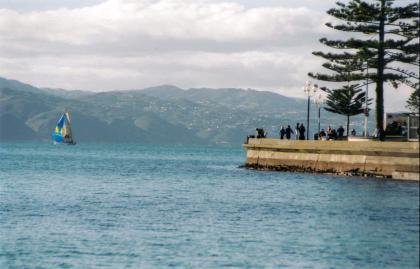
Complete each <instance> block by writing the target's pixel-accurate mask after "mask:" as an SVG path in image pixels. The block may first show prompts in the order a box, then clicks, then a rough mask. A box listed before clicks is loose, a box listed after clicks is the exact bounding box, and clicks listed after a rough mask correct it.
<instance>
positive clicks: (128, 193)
mask: <svg viewBox="0 0 420 269" xmlns="http://www.w3.org/2000/svg"><path fill="white" fill-rule="evenodd" d="M0 158H1V159H0V268H418V267H419V255H418V251H419V185H418V184H417V183H407V182H396V181H381V180H375V179H357V178H344V177H332V176H325V175H311V174H292V173H280V172H257V171H249V170H244V169H241V168H238V166H239V165H241V164H242V163H243V161H244V159H245V155H244V152H243V151H242V149H240V148H239V149H223V148H199V147H180V146H142V145H92V144H79V145H77V146H53V145H51V144H49V143H22V144H16V143H1V144H0Z"/></svg>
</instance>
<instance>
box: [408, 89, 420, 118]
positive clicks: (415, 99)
mask: <svg viewBox="0 0 420 269" xmlns="http://www.w3.org/2000/svg"><path fill="white" fill-rule="evenodd" d="M407 108H408V109H410V110H411V111H412V112H414V113H419V109H420V92H419V88H417V89H416V90H415V91H414V92H412V93H411V95H410V97H409V98H408V100H407Z"/></svg>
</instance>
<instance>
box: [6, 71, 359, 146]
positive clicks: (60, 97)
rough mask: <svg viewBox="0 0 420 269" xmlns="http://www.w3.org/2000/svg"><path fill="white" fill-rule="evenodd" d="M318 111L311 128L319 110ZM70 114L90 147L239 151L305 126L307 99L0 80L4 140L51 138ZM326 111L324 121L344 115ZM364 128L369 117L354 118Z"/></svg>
mask: <svg viewBox="0 0 420 269" xmlns="http://www.w3.org/2000/svg"><path fill="white" fill-rule="evenodd" d="M312 107H313V110H312V112H311V114H312V117H311V125H312V126H311V127H312V128H313V130H315V129H316V126H317V112H316V109H315V107H314V106H312ZM65 109H67V110H68V111H70V113H71V120H72V128H73V132H74V136H75V139H76V140H77V141H78V142H79V143H83V142H109V143H145V144H209V145H211V144H218V145H227V146H232V145H240V144H241V143H242V142H243V141H244V139H245V137H246V135H247V134H253V133H254V130H255V128H256V127H263V128H265V129H266V130H267V131H268V133H269V135H270V136H272V137H277V133H278V129H279V126H280V125H288V124H290V125H292V126H294V125H295V124H296V122H303V123H305V125H306V100H303V99H298V98H290V97H285V96H282V95H279V94H275V93H272V92H263V91H255V90H241V89H217V90H214V89H188V90H183V89H180V88H177V87H175V86H170V85H164V86H158V87H153V88H147V89H143V90H127V91H112V92H99V93H93V92H86V91H68V90H62V89H41V88H36V87H33V86H31V85H28V84H24V83H20V82H18V81H15V80H7V79H4V78H0V139H1V141H9V140H45V141H47V140H49V139H50V135H51V132H52V130H53V128H54V126H55V123H56V121H57V119H58V117H59V116H60V114H61V113H62V112H63V111H64V110H65ZM322 113H323V118H322V121H323V122H328V124H331V125H335V126H337V125H339V124H343V123H344V121H345V119H344V117H341V116H338V115H333V114H329V113H327V112H322ZM353 123H355V125H356V126H361V123H362V117H355V120H354V121H353Z"/></svg>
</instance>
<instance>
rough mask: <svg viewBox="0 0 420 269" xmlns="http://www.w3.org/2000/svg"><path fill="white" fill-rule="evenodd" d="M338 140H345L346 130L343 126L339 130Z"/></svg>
mask: <svg viewBox="0 0 420 269" xmlns="http://www.w3.org/2000/svg"><path fill="white" fill-rule="evenodd" d="M337 133H338V139H343V137H344V128H343V126H342V125H340V127H339V128H338V129H337Z"/></svg>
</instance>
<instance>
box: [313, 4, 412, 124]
mask: <svg viewBox="0 0 420 269" xmlns="http://www.w3.org/2000/svg"><path fill="white" fill-rule="evenodd" d="M393 4H394V1H393V0H371V1H362V0H350V1H349V2H348V3H347V4H345V3H341V2H338V3H337V7H336V8H332V9H330V10H328V11H327V13H328V14H329V15H331V16H333V17H334V18H336V19H338V20H339V21H343V22H344V23H341V24H340V23H338V24H332V23H327V24H326V25H327V26H328V27H330V28H332V29H335V30H339V31H345V32H351V33H354V34H355V36H356V37H357V38H353V37H352V38H349V39H347V40H328V39H327V38H321V39H320V42H321V43H323V44H325V45H327V46H328V47H330V48H332V49H333V50H332V52H327V53H324V52H320V51H318V52H313V54H314V55H316V56H320V57H322V58H324V59H326V60H327V61H328V62H326V63H324V64H323V67H324V68H326V69H329V70H330V72H328V73H326V74H320V73H316V74H313V73H309V74H308V75H309V76H311V77H313V78H315V79H317V80H323V81H329V82H348V81H354V82H357V83H359V86H358V87H363V86H365V85H366V83H367V84H370V83H374V84H376V107H375V109H376V127H377V128H383V121H384V118H383V117H384V100H383V98H384V97H383V92H384V83H386V82H389V83H391V84H392V85H393V86H394V87H395V88H397V87H398V86H399V85H400V84H406V85H408V86H410V87H413V88H415V89H417V88H418V87H419V82H418V81H419V75H418V67H419V39H418V38H419V4H418V3H417V2H415V3H411V4H408V5H405V6H394V5H393ZM367 70H369V73H368V72H367Z"/></svg>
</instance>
